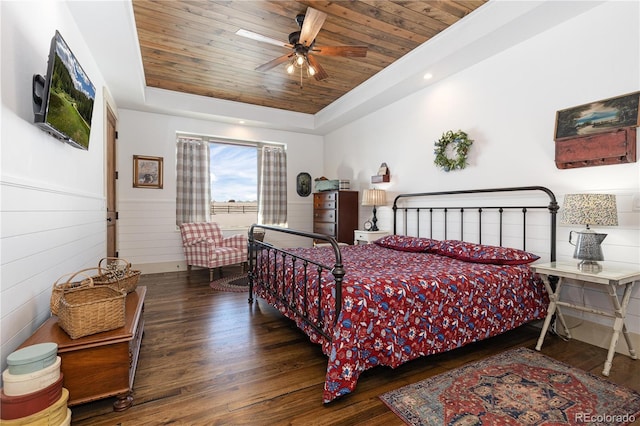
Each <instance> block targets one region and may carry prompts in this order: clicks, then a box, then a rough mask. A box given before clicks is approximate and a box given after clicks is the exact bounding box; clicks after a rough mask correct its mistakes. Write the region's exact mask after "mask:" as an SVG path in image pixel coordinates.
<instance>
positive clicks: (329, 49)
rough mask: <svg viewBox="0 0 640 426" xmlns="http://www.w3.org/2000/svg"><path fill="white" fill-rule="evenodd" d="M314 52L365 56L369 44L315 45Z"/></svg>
mask: <svg viewBox="0 0 640 426" xmlns="http://www.w3.org/2000/svg"><path fill="white" fill-rule="evenodd" d="M313 53H314V54H316V55H322V56H348V57H352V58H364V57H365V56H367V46H323V47H315V48H314V49H313Z"/></svg>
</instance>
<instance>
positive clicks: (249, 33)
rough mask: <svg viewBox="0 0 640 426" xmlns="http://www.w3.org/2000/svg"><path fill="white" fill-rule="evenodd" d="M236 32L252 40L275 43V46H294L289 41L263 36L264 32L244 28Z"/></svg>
mask: <svg viewBox="0 0 640 426" xmlns="http://www.w3.org/2000/svg"><path fill="white" fill-rule="evenodd" d="M236 34H237V35H239V36H242V37H246V38H250V39H252V40H256V41H261V42H263V43H269V44H273V45H275V46H282V47H289V48H291V47H293V46H292V45H290V44H289V43H285V42H283V41H280V40H276V39H275V38H271V37H267V36H263V35H262V34H258V33H254V32H252V31H247V30H243V29H242V28H241V29H239V30H238V31H236Z"/></svg>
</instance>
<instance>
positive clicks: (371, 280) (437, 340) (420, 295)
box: [255, 244, 548, 403]
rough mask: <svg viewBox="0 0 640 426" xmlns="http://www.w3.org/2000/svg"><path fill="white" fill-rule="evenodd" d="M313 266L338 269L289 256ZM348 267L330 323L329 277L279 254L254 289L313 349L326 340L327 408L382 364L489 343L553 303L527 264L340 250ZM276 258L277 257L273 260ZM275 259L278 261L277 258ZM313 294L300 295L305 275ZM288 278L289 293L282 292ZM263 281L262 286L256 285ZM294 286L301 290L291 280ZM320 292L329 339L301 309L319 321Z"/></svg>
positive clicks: (315, 254) (364, 248)
mask: <svg viewBox="0 0 640 426" xmlns="http://www.w3.org/2000/svg"><path fill="white" fill-rule="evenodd" d="M288 251H289V252H292V253H295V254H296V255H298V256H302V257H305V258H308V259H314V260H316V261H318V262H320V263H322V264H325V265H333V263H334V261H335V260H334V255H333V251H332V250H331V249H330V248H300V249H289V250H288ZM341 251H342V256H343V264H344V267H345V269H346V275H345V277H344V281H343V285H342V310H341V312H340V315H339V318H338V321H337V323H336V324H335V325H334V318H335V310H334V293H335V287H334V283H333V276H332V275H331V274H328V273H323V274H322V279H321V280H320V282H321V285H320V287H318V285H317V283H318V280H317V270H316V268H315V267H313V266H312V265H308V266H307V267H306V270H305V267H304V265H303V264H302V262H301V261H300V260H298V261H296V263H295V268H294V267H293V266H292V264H291V261H290V260H288V261H285V264H286V271H285V272H284V273H283V271H282V268H283V267H282V262H283V261H282V259H281V258H280V256H276V258H277V259H278V260H277V263H278V265H275V266H274V265H273V263H271V264H270V265H269V266H267V262H260V263H259V265H261V269H262V270H263V272H266V271H267V270H269V271H271V272H273V270H274V269H273V268H274V267H275V268H276V271H279V272H278V273H277V275H278V279H277V280H276V279H275V278H273V277H272V275H273V273H271V275H269V274H265V275H263V276H271V278H270V279H265V280H264V281H265V282H263V283H261V282H256V283H255V291H256V293H257V295H258V296H260V297H262V298H263V299H265V300H266V301H267V302H269V303H270V304H272V305H273V306H275V307H276V308H277V309H279V310H280V312H282V313H283V314H284V315H285V316H287V317H288V318H291V319H293V320H295V321H296V323H297V325H298V327H300V328H301V329H302V330H303V331H304V332H305V333H307V335H308V336H309V337H310V339H311V341H312V342H315V343H320V344H321V345H322V350H323V352H324V353H325V354H326V355H327V356H328V357H329V362H328V366H327V374H326V381H325V385H324V394H323V401H324V402H325V403H327V402H330V401H332V400H333V399H335V398H337V397H340V396H342V395H344V394H347V393H349V392H351V391H353V390H354V389H355V387H356V383H357V380H358V377H359V375H360V374H361V373H362V372H363V371H365V370H368V369H370V368H373V367H375V366H377V365H386V366H390V367H397V366H399V365H401V364H403V363H405V362H407V361H409V360H412V359H414V358H417V357H420V356H423V355H430V354H435V353H440V352H445V351H448V350H451V349H455V348H458V347H460V346H463V345H466V344H468V343H471V342H474V341H478V340H482V339H486V338H488V337H491V336H495V335H498V334H500V333H503V332H505V331H508V330H511V329H513V328H516V327H518V326H520V325H522V324H525V323H527V322H530V321H533V320H537V319H542V318H544V317H545V315H546V311H547V305H548V298H547V294H546V291H545V290H544V286H543V284H542V283H541V282H540V280H539V279H537V278H535V277H534V274H533V273H532V272H531V270H530V268H529V267H528V265H492V264H486V263H471V262H466V261H461V260H457V259H454V258H451V257H447V256H442V255H438V254H430V253H424V252H423V253H415V252H407V251H397V250H393V249H389V248H384V247H380V246H378V245H375V244H369V245H356V246H345V247H342V248H341ZM272 257H273V256H272ZM272 260H273V259H272ZM305 275H306V276H307V277H308V278H310V280H308V281H311V282H312V284H307V285H308V289H309V293H310V294H311V296H310V297H304V296H303V294H304V292H303V291H302V286H303V284H302V281H303V280H302V277H304V276H305ZM283 276H285V277H286V278H285V282H286V283H287V284H286V286H283V285H282V277H283ZM258 281H260V280H258ZM276 281H279V282H280V283H279V284H277V285H278V287H277V288H278V289H279V290H278V292H279V293H280V294H284V295H285V296H286V300H288V302H287V303H284V304H283V303H281V302H279V301H278V300H276V298H274V297H273V296H272V295H271V294H270V293H269V292H268V291H265V286H273V285H276V284H275V282H276ZM292 282H295V285H292V284H291V283H292ZM319 289H320V290H321V298H320V299H321V300H322V302H321V306H320V309H321V313H322V315H323V318H324V326H323V327H324V329H325V330H327V331H328V334H329V335H330V336H333V339H332V341H327V339H325V338H323V337H322V335H321V334H319V333H318V332H316V331H315V330H314V329H313V327H311V326H310V325H309V324H308V323H307V322H306V321H305V320H303V319H301V318H300V317H299V316H298V315H296V313H295V312H294V309H292V307H294V306H295V309H296V310H298V311H299V312H307V311H308V312H309V313H310V315H311V317H313V318H317V317H318V315H319V311H318V303H317V301H316V300H315V299H317V295H318V290H319Z"/></svg>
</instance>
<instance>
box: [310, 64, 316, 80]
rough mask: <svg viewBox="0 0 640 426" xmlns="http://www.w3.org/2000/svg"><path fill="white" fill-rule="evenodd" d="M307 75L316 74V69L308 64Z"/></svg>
mask: <svg viewBox="0 0 640 426" xmlns="http://www.w3.org/2000/svg"><path fill="white" fill-rule="evenodd" d="M309 75H310V76H312V77H313V76H314V75H316V69H315V68H313V67H312V66H311V65H309Z"/></svg>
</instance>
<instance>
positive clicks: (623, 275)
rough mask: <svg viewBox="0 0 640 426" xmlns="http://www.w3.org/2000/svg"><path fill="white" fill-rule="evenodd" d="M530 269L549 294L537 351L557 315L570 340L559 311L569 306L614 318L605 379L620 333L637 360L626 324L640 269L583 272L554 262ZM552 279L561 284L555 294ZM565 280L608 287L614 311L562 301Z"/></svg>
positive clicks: (607, 268)
mask: <svg viewBox="0 0 640 426" xmlns="http://www.w3.org/2000/svg"><path fill="white" fill-rule="evenodd" d="M531 269H532V270H533V271H534V272H535V273H538V274H540V277H541V278H542V281H543V282H544V285H545V287H546V289H547V293H549V309H548V311H547V317H546V318H545V320H544V325H543V326H542V331H541V332H540V337H539V338H538V343H537V344H536V350H538V351H539V350H540V348H541V347H542V342H543V341H544V337H545V335H546V334H547V330H548V329H549V324H550V323H551V319H552V317H553V315H554V314H556V315H557V317H558V319H559V320H560V323H561V324H562V326H563V327H564V329H565V330H566V333H567V337H568V338H571V333H570V332H569V328H568V327H567V324H566V322H565V321H564V317H563V315H562V311H561V310H560V307H563V306H566V307H568V308H572V309H576V310H578V311H583V312H589V313H591V314H596V315H602V316H604V317H608V318H614V321H613V327H612V328H613V335H612V336H611V343H610V345H609V352H608V354H607V360H606V361H605V363H604V370H602V374H603V375H605V376H608V375H609V371H610V370H611V364H612V362H613V356H614V355H615V348H616V344H617V343H618V338H619V337H620V332H621V331H622V335H623V336H624V339H625V340H626V341H627V347H628V348H629V354H630V355H631V358H632V359H637V358H638V357H637V355H636V352H635V350H634V349H633V345H632V343H631V339H630V338H629V333H628V332H627V327H626V325H625V323H624V321H625V316H626V314H627V305H628V304H629V299H630V298H631V290H633V285H634V284H635V281H637V280H640V267H638V266H620V265H616V264H611V263H607V262H604V263H603V268H602V271H600V272H584V271H580V270H579V269H578V266H577V263H569V262H551V263H542V264H532V265H531ZM550 276H554V277H558V283H557V284H556V288H555V291H554V290H553V288H552V286H551V283H550V282H549V277H550ZM565 278H569V279H573V280H578V281H585V282H588V283H592V284H596V285H602V286H604V287H606V288H607V292H608V294H609V297H610V299H611V304H612V308H613V309H612V310H611V311H609V312H607V311H603V310H600V309H595V308H590V307H586V306H582V305H575V304H573V303H569V302H562V301H560V289H561V288H562V284H563V282H564V279H565ZM618 287H623V288H624V292H623V294H622V299H618V294H617V292H616V290H617V289H618Z"/></svg>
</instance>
